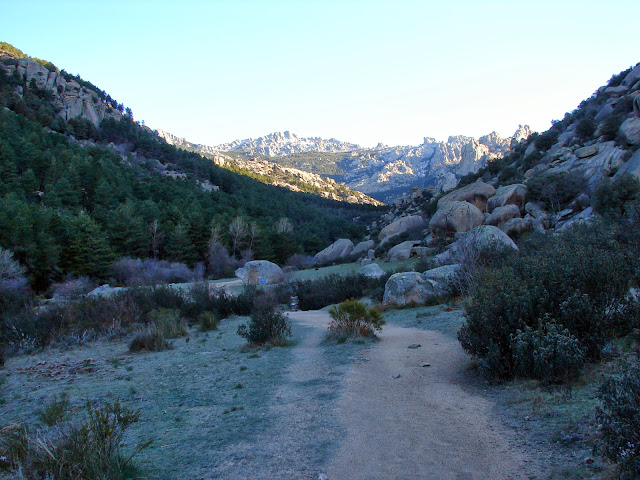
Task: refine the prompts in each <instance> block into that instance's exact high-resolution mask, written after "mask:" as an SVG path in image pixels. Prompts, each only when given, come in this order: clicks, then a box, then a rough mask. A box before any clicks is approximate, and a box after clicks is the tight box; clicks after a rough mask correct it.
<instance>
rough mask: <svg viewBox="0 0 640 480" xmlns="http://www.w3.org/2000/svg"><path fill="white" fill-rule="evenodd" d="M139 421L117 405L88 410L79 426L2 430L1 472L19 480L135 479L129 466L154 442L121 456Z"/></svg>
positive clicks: (107, 404)
mask: <svg viewBox="0 0 640 480" xmlns="http://www.w3.org/2000/svg"><path fill="white" fill-rule="evenodd" d="M139 419H140V413H139V411H136V410H132V409H130V408H128V407H125V406H123V405H121V404H120V402H119V401H118V400H116V401H115V402H113V403H105V405H104V406H103V407H102V408H93V407H92V406H91V405H90V404H87V408H86V416H85V418H84V419H83V420H82V421H80V422H73V423H66V424H64V425H62V426H56V427H54V428H49V429H45V430H38V431H37V432H34V433H31V432H30V431H29V428H28V427H26V426H23V425H11V426H9V427H7V428H4V429H3V430H2V431H1V433H2V435H1V436H0V458H1V459H2V461H1V463H0V468H2V469H5V470H9V471H10V472H18V471H19V472H20V478H29V479H34V480H45V479H48V478H61V479H62V478H64V479H73V480H80V479H88V478H91V479H95V480H122V479H126V478H133V477H134V476H135V473H136V468H135V466H134V465H133V464H132V462H131V460H132V459H133V457H134V456H135V455H136V454H137V453H139V452H140V451H141V450H143V449H145V448H147V447H148V446H149V445H150V444H151V442H150V441H147V442H140V443H138V444H137V445H136V446H135V447H134V448H133V451H132V452H129V453H128V454H125V452H124V451H123V446H124V437H125V434H126V432H127V430H128V429H129V428H130V427H131V425H133V424H134V423H136V422H138V421H139Z"/></svg>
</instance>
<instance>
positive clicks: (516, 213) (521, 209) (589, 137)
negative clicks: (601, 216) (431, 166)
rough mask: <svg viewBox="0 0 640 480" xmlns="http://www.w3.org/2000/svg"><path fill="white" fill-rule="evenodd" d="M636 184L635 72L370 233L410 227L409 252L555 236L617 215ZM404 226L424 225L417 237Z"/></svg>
mask: <svg viewBox="0 0 640 480" xmlns="http://www.w3.org/2000/svg"><path fill="white" fill-rule="evenodd" d="M638 181H640V64H638V65H636V66H635V67H634V68H629V69H628V70H625V71H624V72H621V73H620V74H618V75H614V76H613V77H612V78H611V80H610V81H609V82H608V84H607V85H605V86H603V87H600V88H599V89H597V90H596V91H595V93H594V94H593V95H592V96H591V97H590V98H589V99H587V100H585V101H583V102H582V103H581V104H580V105H579V106H578V108H576V109H575V110H574V111H573V112H570V113H567V114H566V115H565V117H564V118H563V119H562V120H560V121H556V122H554V123H553V126H552V127H551V128H550V129H549V130H547V131H546V132H543V133H534V134H532V135H530V136H529V137H528V138H527V139H526V140H523V141H521V142H519V143H518V144H515V145H513V148H512V151H511V153H509V154H508V155H506V156H505V157H503V158H496V159H495V160H492V161H490V162H489V163H487V165H486V166H484V167H482V168H480V169H479V170H478V171H476V172H474V173H469V174H467V175H465V176H464V177H462V178H461V180H460V182H459V183H458V185H457V186H456V187H455V188H453V189H451V190H449V191H447V192H442V193H438V192H437V190H436V189H433V188H429V189H421V188H414V189H413V191H412V192H411V194H405V196H404V197H402V198H400V199H398V200H397V201H395V202H394V205H393V208H392V210H391V211H390V212H388V213H387V214H386V215H385V217H384V218H383V221H382V223H381V224H376V225H375V226H374V232H375V231H378V230H380V229H382V230H381V232H384V231H385V228H389V227H388V226H389V225H412V228H413V230H414V231H413V232H412V236H411V240H415V241H414V243H413V244H412V245H413V246H414V247H415V246H416V245H421V244H422V245H426V246H429V245H431V243H432V242H434V240H435V239H436V238H438V237H442V236H449V237H453V236H455V237H458V236H459V235H461V234H463V233H465V232H468V231H472V230H475V229H477V228H484V227H483V226H489V227H492V228H497V229H499V230H501V231H502V232H504V233H506V234H507V235H509V236H510V237H511V238H513V239H517V238H518V237H520V236H522V235H525V234H526V233H527V232H530V231H534V230H538V231H546V230H556V231H559V230H564V229H566V228H568V227H570V226H571V225H573V224H575V223H577V222H582V221H587V222H588V221H590V220H591V219H593V218H595V217H596V216H597V214H598V213H603V212H606V211H611V210H612V209H613V210H615V209H616V208H618V209H619V208H621V207H620V205H623V204H624V202H625V201H628V200H633V199H634V198H635V197H634V195H635V193H634V192H635V191H636V190H637V189H638V188H640V187H638V186H637V185H638V183H637V182H638ZM407 219H412V221H414V222H416V221H417V220H416V219H422V220H423V221H424V222H423V223H422V224H421V225H422V231H420V229H419V228H418V230H416V229H415V223H411V222H408V220H407ZM418 224H420V222H418ZM427 227H428V228H427ZM404 231H407V229H404V230H402V231H401V232H400V233H402V232H404ZM381 234H382V233H381ZM421 235H422V238H421ZM380 240H383V238H380Z"/></svg>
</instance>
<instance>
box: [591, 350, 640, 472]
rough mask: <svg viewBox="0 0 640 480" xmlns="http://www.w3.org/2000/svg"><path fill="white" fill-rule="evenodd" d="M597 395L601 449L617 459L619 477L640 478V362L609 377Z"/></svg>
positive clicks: (613, 459)
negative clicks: (598, 400)
mask: <svg viewBox="0 0 640 480" xmlns="http://www.w3.org/2000/svg"><path fill="white" fill-rule="evenodd" d="M598 397H599V399H600V407H598V409H597V412H596V418H597V421H598V423H599V424H600V434H601V444H600V449H601V451H602V453H604V455H605V456H606V457H607V458H608V459H609V460H611V461H613V462H617V463H618V478H620V479H624V480H632V479H636V478H640V414H639V413H638V412H640V362H638V360H637V359H636V360H635V361H634V362H633V363H631V364H629V365H627V366H626V367H625V368H624V369H623V370H622V372H620V373H619V374H618V375H613V376H610V377H609V378H607V379H606V380H605V381H604V383H603V384H602V385H601V387H600V389H599V392H598Z"/></svg>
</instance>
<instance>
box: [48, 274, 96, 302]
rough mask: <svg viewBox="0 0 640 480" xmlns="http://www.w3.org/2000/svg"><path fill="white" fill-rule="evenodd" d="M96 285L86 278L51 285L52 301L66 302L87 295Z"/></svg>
mask: <svg viewBox="0 0 640 480" xmlns="http://www.w3.org/2000/svg"><path fill="white" fill-rule="evenodd" d="M95 287H96V284H95V283H94V282H93V281H91V280H90V279H88V278H87V277H79V278H73V279H70V280H67V281H64V282H60V283H54V284H53V285H51V291H52V292H53V299H54V300H67V299H70V298H74V297H79V296H81V295H85V294H87V293H89V292H90V291H91V290H93V289H94V288H95Z"/></svg>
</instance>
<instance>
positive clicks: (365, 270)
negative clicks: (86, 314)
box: [360, 263, 386, 278]
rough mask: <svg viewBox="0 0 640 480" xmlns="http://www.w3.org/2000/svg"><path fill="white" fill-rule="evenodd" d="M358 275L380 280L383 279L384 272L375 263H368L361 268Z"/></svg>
mask: <svg viewBox="0 0 640 480" xmlns="http://www.w3.org/2000/svg"><path fill="white" fill-rule="evenodd" d="M360 275H364V276H365V277H368V278H380V277H384V276H385V275H386V274H385V271H384V270H382V268H380V265H378V264H377V263H370V264H368V265H365V266H363V267H362V269H361V270H360Z"/></svg>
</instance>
